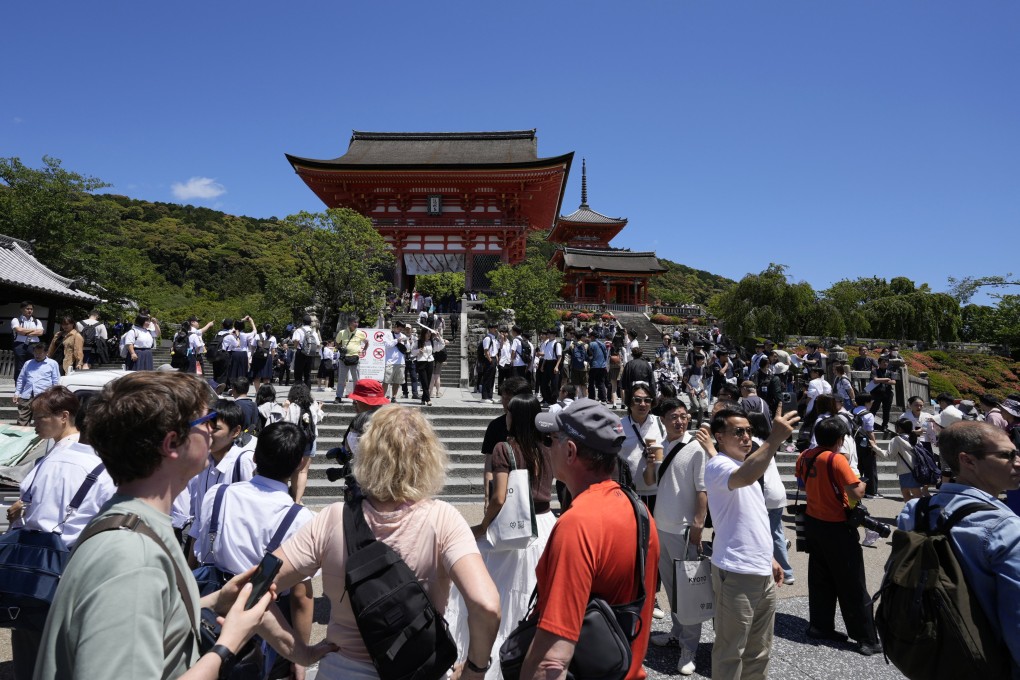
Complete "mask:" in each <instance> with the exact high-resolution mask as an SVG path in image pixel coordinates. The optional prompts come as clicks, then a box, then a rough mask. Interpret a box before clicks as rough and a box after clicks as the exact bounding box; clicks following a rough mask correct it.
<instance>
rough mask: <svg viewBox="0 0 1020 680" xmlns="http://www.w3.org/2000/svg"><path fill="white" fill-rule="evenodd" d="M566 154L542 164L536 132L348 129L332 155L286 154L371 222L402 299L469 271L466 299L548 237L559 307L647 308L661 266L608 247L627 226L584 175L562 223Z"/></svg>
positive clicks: (332, 198)
mask: <svg viewBox="0 0 1020 680" xmlns="http://www.w3.org/2000/svg"><path fill="white" fill-rule="evenodd" d="M573 157H574V154H573V152H571V153H566V154H563V155H561V156H552V157H547V158H542V157H539V155H538V138H537V137H536V136H535V130H512V131H507V132H412V133H407V132H360V131H357V130H355V131H354V132H353V134H352V135H351V139H350V143H349V145H348V148H347V152H346V153H345V154H344V155H342V156H340V157H339V158H334V159H332V160H315V159H310V158H300V157H298V156H292V155H290V154H287V160H288V161H289V162H290V164H291V166H292V167H293V168H294V171H295V172H296V173H297V174H298V176H300V177H301V179H302V180H303V181H304V182H305V184H307V185H308V187H309V188H310V189H311V190H312V191H313V192H315V194H316V195H317V196H318V197H319V198H320V199H321V200H322V202H323V203H325V204H326V206H327V207H330V208H340V207H344V208H351V209H353V210H356V211H357V212H359V213H361V214H362V215H364V216H365V217H368V218H369V219H370V220H371V221H372V224H373V225H374V226H375V228H376V229H377V230H378V231H379V233H380V234H381V235H382V236H383V238H384V239H385V240H386V242H387V243H389V244H390V245H391V246H392V248H393V250H394V254H395V256H396V267H395V271H394V272H393V283H394V285H395V286H396V287H397V289H398V290H403V289H406V288H410V287H411V286H412V285H413V278H412V277H414V276H416V275H418V274H435V273H441V272H464V273H465V285H466V288H467V290H482V289H485V288H487V287H488V279H487V277H486V274H488V273H489V272H490V271H492V270H493V269H495V268H496V267H498V266H499V265H500V264H501V263H509V264H514V263H517V262H520V261H521V260H523V259H524V254H525V245H526V239H527V234H528V232H530V231H547V230H549V231H550V234H549V237H548V238H549V240H550V241H552V242H554V243H557V244H560V248H559V249H558V250H557V251H556V253H555V255H554V256H553V258H552V260H551V261H550V266H555V267H558V268H559V269H560V270H561V271H562V272H563V274H564V286H563V290H562V296H563V298H564V300H567V301H569V302H577V303H595V304H601V303H607V304H614V305H635V306H637V305H646V304H647V303H648V281H649V279H651V277H653V276H655V275H657V274H659V273H660V272H662V271H665V269H664V268H663V267H662V265H660V264H659V261H658V260H657V259H656V258H655V253H649V252H644V253H633V252H630V251H627V250H619V249H613V248H611V247H610V245H609V242H610V241H611V240H612V239H613V238H614V237H615V236H616V235H617V234H619V233H620V231H621V230H622V229H623V228H624V227H625V226H626V225H627V220H626V219H623V218H615V217H606V216H605V215H602V214H601V213H598V212H596V211H594V210H592V209H591V208H590V207H588V188H587V169H586V168H584V169H583V170H582V178H581V206H580V207H579V208H578V209H577V210H575V211H574V212H573V213H571V214H570V215H563V216H560V214H559V213H560V208H561V205H562V203H563V192H564V189H565V188H566V183H567V176H568V175H569V173H570V164H571V161H572V160H573Z"/></svg>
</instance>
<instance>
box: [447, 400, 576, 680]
mask: <svg viewBox="0 0 1020 680" xmlns="http://www.w3.org/2000/svg"><path fill="white" fill-rule="evenodd" d="M541 410H542V409H541V407H540V406H539V403H538V399H537V398H536V397H535V396H534V395H531V394H529V395H519V396H516V397H514V398H513V399H511V400H510V403H509V405H508V408H507V414H506V423H507V430H508V432H509V436H508V437H507V441H505V442H502V443H500V444H498V445H497V446H496V448H495V449H494V450H493V452H492V472H493V481H492V484H493V489H492V492H491V494H490V496H489V505H488V507H487V508H486V511H485V516H484V517H483V518H482V521H481V523H480V524H478V525H477V526H475V527H472V530H473V531H474V534H475V537H476V538H477V539H478V548H479V550H480V551H481V553H482V560H484V562H485V567H486V569H488V571H489V576H491V577H492V580H493V582H495V584H496V589H497V590H498V591H499V599H500V606H501V609H502V614H501V618H500V622H499V632H498V633H497V634H496V642H495V643H494V644H493V647H492V658H493V664H492V666H491V667H490V668H489V670H488V671H487V672H486V674H485V677H486V680H496V679H498V678H502V677H503V674H502V672H501V671H500V668H499V663H498V659H499V648H500V647H501V646H502V644H503V641H504V640H506V638H507V636H508V635H509V634H510V632H511V631H513V629H514V628H515V627H516V626H517V624H518V623H519V622H520V621H521V619H523V618H524V616H525V615H526V614H527V612H528V603H529V601H530V599H531V592H532V591H533V590H534V589H535V583H536V579H535V568H536V567H537V566H538V559H539V558H540V557H541V556H542V552H543V551H544V550H545V545H546V543H547V542H548V541H549V534H550V533H552V530H553V526H554V525H555V523H556V517H555V516H554V515H553V514H552V511H551V509H550V501H551V499H552V464H551V463H550V461H549V458H548V452H547V451H546V449H545V448H543V447H542V446H540V441H541V438H542V435H541V433H539V431H538V430H537V429H536V428H535V416H536V415H538V414H539V413H540V412H541ZM511 456H513V466H512V467H513V468H516V469H518V470H527V471H528V480H529V482H530V486H531V497H532V500H533V501H534V504H535V517H536V520H537V525H538V537H537V538H536V539H535V540H534V541H533V542H532V543H531V545H529V546H528V547H527V548H521V549H519V550H495V549H494V548H493V546H492V543H490V542H489V540H488V538H487V537H486V530H487V529H488V528H489V524H491V523H492V522H493V521H494V520H495V519H496V517H497V516H498V515H499V511H500V510H501V509H502V507H503V505H504V504H505V503H506V498H507V486H508V482H509V478H510V470H511V463H510V457H511ZM446 618H447V622H448V623H449V624H450V631H451V632H452V633H453V636H454V639H455V640H456V641H457V647H458V649H459V650H460V659H463V658H464V657H465V656H466V654H467V643H468V639H469V636H468V626H467V609H466V607H465V604H464V599H463V598H462V597H461V596H460V593H459V592H458V591H457V590H456V589H453V590H452V591H451V592H450V604H449V605H448V606H447V610H446Z"/></svg>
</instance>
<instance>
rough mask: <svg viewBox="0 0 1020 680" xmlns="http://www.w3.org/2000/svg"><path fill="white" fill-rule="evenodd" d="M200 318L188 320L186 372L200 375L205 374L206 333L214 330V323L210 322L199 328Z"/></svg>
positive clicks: (193, 317) (195, 317)
mask: <svg viewBox="0 0 1020 680" xmlns="http://www.w3.org/2000/svg"><path fill="white" fill-rule="evenodd" d="M198 323H199V321H198V317H197V316H192V317H190V318H188V323H187V326H186V327H187V331H188V367H187V369H185V370H186V372H188V373H199V374H202V375H204V374H205V364H204V359H205V351H206V350H205V338H204V337H203V336H204V335H205V332H206V331H207V330H209V329H210V328H212V325H213V322H212V321H210V322H209V323H207V324H206V325H204V326H202V327H201V328H199V327H198Z"/></svg>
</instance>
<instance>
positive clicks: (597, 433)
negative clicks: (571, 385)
mask: <svg viewBox="0 0 1020 680" xmlns="http://www.w3.org/2000/svg"><path fill="white" fill-rule="evenodd" d="M535 425H536V427H537V428H538V430H539V431H540V432H542V433H543V439H542V446H543V447H544V448H545V450H546V454H547V455H548V456H549V460H550V461H551V464H552V472H553V476H555V477H556V479H560V480H563V482H564V483H565V484H566V486H567V488H568V490H569V492H570V494H571V495H572V496H573V503H572V505H571V508H570V511H569V512H565V513H564V514H563V515H562V517H560V519H559V521H558V522H557V524H556V529H555V531H553V534H552V536H551V537H550V538H549V543H548V544H547V545H546V549H545V552H544V553H543V554H542V559H541V560H540V561H539V564H538V568H537V570H536V577H537V582H538V602H537V604H536V606H535V614H534V615H535V616H537V625H538V629H537V631H536V633H535V637H534V640H533V641H532V643H531V647H530V649H529V650H528V653H527V657H526V658H525V661H524V666H523V669H522V671H521V677H522V678H537V677H558V678H562V677H566V674H567V668H568V667H569V666H570V662H571V659H572V658H573V656H574V649H575V645H576V644H577V640H578V638H579V637H580V634H581V625H582V619H583V613H584V606H585V604H586V603H587V602H588V600H589V599H590V597H591V596H592V595H593V594H598V595H599V596H601V597H602V598H604V599H605V600H606V602H608V603H609V604H610V605H617V604H625V603H630V602H633V601H634V600H635V599H636V598H637V597H638V595H639V593H640V590H639V588H638V585H637V583H636V581H637V578H636V575H637V574H638V573H639V571H638V568H637V555H638V547H639V546H638V545H637V541H638V534H639V532H638V530H637V523H636V518H635V516H634V509H633V506H632V505H631V502H630V499H628V498H627V496H625V495H624V494H623V493H622V492H621V491H620V489H619V484H618V483H617V482H616V481H614V480H613V478H612V476H613V471H614V469H615V468H616V466H617V461H618V457H619V455H620V446H621V444H622V443H623V439H624V432H623V426H622V425H621V424H620V419H619V418H618V417H617V416H615V415H614V414H613V412H612V411H610V410H609V409H608V408H606V407H605V406H603V405H602V404H599V403H598V402H596V401H593V400H591V399H578V400H577V401H575V402H574V403H572V404H571V405H570V406H569V407H568V408H566V409H564V410H562V411H560V412H559V413H556V414H549V413H542V414H539V415H538V416H536V417H535ZM648 523H649V529H650V535H649V537H648V538H649V540H648V555H647V559H646V563H645V570H644V572H645V583H644V584H643V587H644V590H645V593H646V596H645V600H644V606H643V607H642V609H641V624H640V626H639V627H638V629H637V635H636V636H635V638H634V640H633V641H632V642H631V644H630V647H631V653H632V660H631V665H630V668H629V669H628V671H627V675H626V678H627V680H637V678H640V677H644V672H643V670H642V663H643V662H644V659H645V653H646V652H647V650H648V637H649V634H650V633H651V622H652V606H653V604H654V601H655V581H656V577H657V570H656V565H658V563H659V537H658V532H657V531H656V527H655V521H654V520H653V519H652V518H651V517H649V518H648ZM582 545H583V546H584V549H580V546H582ZM540 669H541V670H540Z"/></svg>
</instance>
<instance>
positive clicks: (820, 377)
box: [804, 366, 832, 414]
mask: <svg viewBox="0 0 1020 680" xmlns="http://www.w3.org/2000/svg"><path fill="white" fill-rule="evenodd" d="M823 394H832V385H830V384H829V382H828V381H827V380H826V379H825V369H824V368H822V367H821V366H812V367H811V382H809V383H808V388H807V397H808V399H809V400H810V401H808V405H807V410H805V411H804V413H805V414H808V413H811V411H812V410H814V408H815V399H817V398H818V397H820V396H822V395H823Z"/></svg>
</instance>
